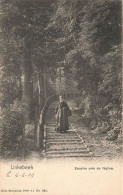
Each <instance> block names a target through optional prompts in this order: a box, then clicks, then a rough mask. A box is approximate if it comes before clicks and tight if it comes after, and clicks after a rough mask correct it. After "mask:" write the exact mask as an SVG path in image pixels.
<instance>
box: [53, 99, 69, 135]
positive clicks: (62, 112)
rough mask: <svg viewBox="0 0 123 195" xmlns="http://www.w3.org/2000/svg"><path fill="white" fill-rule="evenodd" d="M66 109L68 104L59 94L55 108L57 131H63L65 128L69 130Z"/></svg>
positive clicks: (67, 109)
mask: <svg viewBox="0 0 123 195" xmlns="http://www.w3.org/2000/svg"><path fill="white" fill-rule="evenodd" d="M68 111H69V107H68V104H67V103H66V102H65V101H64V99H63V98H62V96H59V104H58V105H57V107H56V110H55V114H56V130H57V131H60V132H64V133H65V132H66V130H69V123H68Z"/></svg>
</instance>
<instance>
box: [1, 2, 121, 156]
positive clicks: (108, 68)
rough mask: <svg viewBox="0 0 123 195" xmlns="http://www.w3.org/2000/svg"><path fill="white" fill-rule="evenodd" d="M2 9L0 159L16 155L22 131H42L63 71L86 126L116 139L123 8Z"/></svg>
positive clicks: (35, 5) (28, 5) (27, 5)
mask: <svg viewBox="0 0 123 195" xmlns="http://www.w3.org/2000/svg"><path fill="white" fill-rule="evenodd" d="M0 5H1V8H0V14H1V22H0V27H1V31H0V37H1V39H0V43H1V65H0V70H1V76H0V96H1V102H0V104H1V118H0V145H1V146H0V148H1V151H0V155H1V156H2V157H17V156H18V151H20V150H21V148H22V145H23V139H24V129H25V126H26V125H28V124H30V123H35V126H37V123H38V120H39V116H40V113H41V111H42V110H43V109H44V106H45V105H46V101H47V98H48V97H52V95H55V94H57V93H58V92H57V90H56V88H55V85H54V83H55V81H56V78H57V77H58V75H57V69H58V68H59V67H64V72H65V75H66V78H67V75H68V74H70V75H72V79H73V80H75V82H76V83H77V88H78V90H79V91H80V92H81V94H82V96H81V103H80V105H79V108H78V110H77V111H76V112H78V113H80V114H81V116H82V120H83V122H84V123H85V125H86V126H88V127H89V128H90V129H92V130H93V129H98V131H99V132H100V133H104V134H107V135H108V136H107V139H108V140H109V141H110V140H115V139H118V137H120V136H121V134H122V133H121V89H122V88H121V76H122V75H121V54H122V52H121V22H122V21H121V7H122V6H121V1H120V0H109V1H107V0H94V1H92V0H45V1H44V0H43V1H40V0H35V1H33V0H1V2H0ZM44 113H45V112H44ZM35 128H37V127H35ZM19 155H20V154H19Z"/></svg>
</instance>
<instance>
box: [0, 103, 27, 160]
mask: <svg viewBox="0 0 123 195" xmlns="http://www.w3.org/2000/svg"><path fill="white" fill-rule="evenodd" d="M23 128H24V114H23V112H22V110H21V109H20V107H19V106H18V107H17V106H16V105H14V106H13V107H12V108H10V107H9V108H7V109H4V110H3V111H2V114H1V119H0V144H1V147H0V149H1V150H0V155H1V156H2V157H3V158H13V157H20V156H21V147H22V135H23Z"/></svg>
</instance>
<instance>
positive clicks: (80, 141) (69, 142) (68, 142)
mask: <svg viewBox="0 0 123 195" xmlns="http://www.w3.org/2000/svg"><path fill="white" fill-rule="evenodd" d="M79 143H80V144H82V143H84V141H82V140H79V141H77V142H76V141H75V142H73V141H72V142H71V141H67V142H61V141H59V142H53V141H52V142H47V141H46V145H47V144H54V145H55V144H57V145H60V144H79Z"/></svg>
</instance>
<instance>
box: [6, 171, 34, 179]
mask: <svg viewBox="0 0 123 195" xmlns="http://www.w3.org/2000/svg"><path fill="white" fill-rule="evenodd" d="M34 176H35V174H34V172H32V173H31V172H30V173H25V172H22V173H21V172H16V173H13V172H12V171H9V172H7V174H6V177H16V178H17V177H29V178H33V177H34Z"/></svg>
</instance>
